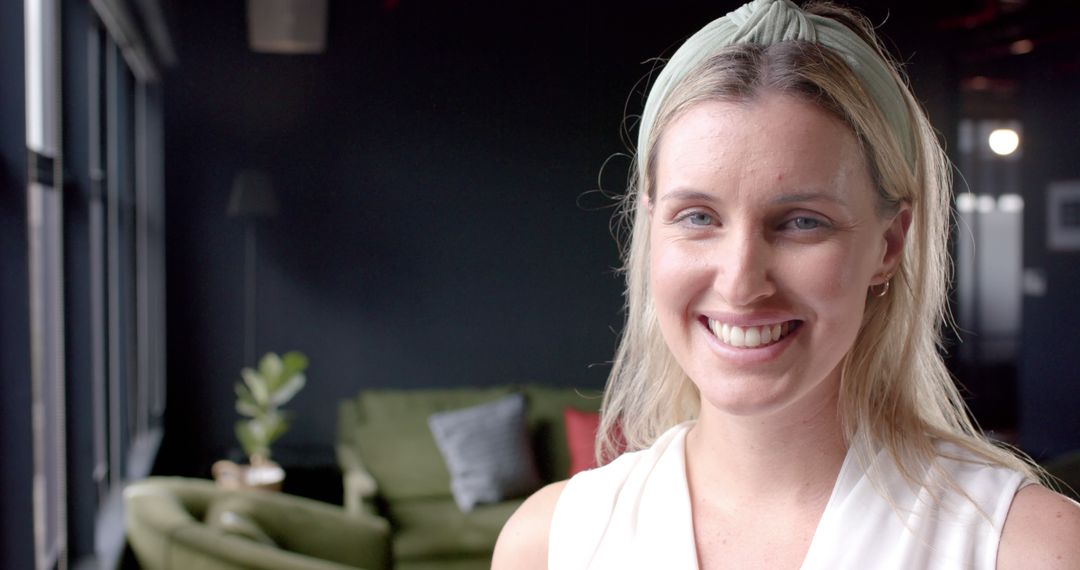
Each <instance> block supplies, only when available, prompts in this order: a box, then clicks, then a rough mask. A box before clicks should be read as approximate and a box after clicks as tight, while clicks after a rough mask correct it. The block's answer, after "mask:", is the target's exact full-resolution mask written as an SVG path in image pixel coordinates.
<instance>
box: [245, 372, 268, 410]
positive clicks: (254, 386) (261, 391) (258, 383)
mask: <svg viewBox="0 0 1080 570" xmlns="http://www.w3.org/2000/svg"><path fill="white" fill-rule="evenodd" d="M240 376H241V377H242V378H243V379H244V384H247V387H248V389H249V390H251V396H252V398H254V400H255V405H257V406H259V407H260V408H265V407H267V406H269V405H270V390H269V389H268V388H267V386H266V378H265V376H264V375H262V374H259V373H258V372H255V371H254V370H252V369H250V368H245V369H243V370H241V371H240Z"/></svg>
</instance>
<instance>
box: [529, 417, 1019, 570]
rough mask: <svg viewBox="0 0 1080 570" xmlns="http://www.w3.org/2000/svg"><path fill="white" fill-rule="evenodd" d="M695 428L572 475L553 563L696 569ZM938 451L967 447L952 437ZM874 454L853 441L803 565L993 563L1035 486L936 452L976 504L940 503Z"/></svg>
mask: <svg viewBox="0 0 1080 570" xmlns="http://www.w3.org/2000/svg"><path fill="white" fill-rule="evenodd" d="M692 425H693V423H692V422H688V423H684V424H680V425H678V426H675V427H673V428H671V429H670V430H668V431H667V432H665V433H664V434H663V435H661V436H660V437H659V438H658V439H657V440H656V442H655V443H654V444H653V445H652V447H650V448H649V449H645V450H641V451H636V452H632V453H626V454H624V455H622V456H621V457H619V458H618V459H616V460H615V461H613V462H611V463H610V464H608V465H606V466H604V467H600V468H598V469H593V470H591V471H584V472H582V473H579V474H577V475H576V476H574V477H573V478H572V479H570V481H569V482H568V483H567V485H566V487H565V488H564V489H563V492H562V495H561V496H560V497H559V500H558V503H557V504H556V506H555V513H554V515H553V517H552V520H551V529H550V535H549V539H548V568H549V569H551V570H578V569H585V568H591V569H608V568H611V569H620V570H621V569H625V568H648V569H664V570H668V569H670V570H684V569H688V570H696V569H697V568H698V565H697V549H696V546H695V542H694V528H693V519H692V515H691V508H690V492H689V489H688V487H687V482H686V468H685V466H686V463H685V449H686V447H685V441H686V433H687V432H688V431H689V429H690V427H691V426H692ZM939 450H940V451H942V452H946V453H947V454H948V455H949V456H951V457H958V456H959V457H965V456H968V455H969V454H966V453H964V452H962V451H960V450H958V449H957V448H956V447H955V446H951V445H947V444H943V445H940V446H939ZM866 456H867V457H873V460H872V461H871V463H870V465H869V466H867V467H866V468H865V469H864V468H863V466H861V465H860V462H859V460H858V459H857V458H856V453H855V452H853V451H852V450H849V451H848V454H847V457H845V458H844V463H843V465H842V466H841V468H840V473H839V475H838V476H837V480H836V485H835V486H834V488H833V492H832V496H831V497H830V498H829V502H828V504H827V505H826V506H825V511H824V512H823V513H822V515H821V521H820V522H819V523H818V527H817V531H816V532H815V533H814V538H813V540H812V541H811V543H810V549H809V550H808V551H807V553H806V558H805V559H804V560H803V563H802V568H803V569H805V570H810V569H814V570H817V569H837V568H857V569H863V568H875V569H877V568H890V569H892V568H895V569H898V570H899V569H905V570H907V569H931V568H934V569H936V568H942V569H945V568H947V569H954V568H977V569H984V568H985V569H990V570H992V569H993V568H994V567H995V565H996V561H997V550H998V541H999V539H1000V538H1001V528H1002V526H1003V524H1004V522H1005V517H1006V515H1007V514H1008V512H1009V506H1010V505H1011V504H1012V499H1013V496H1014V495H1015V494H1016V492H1017V491H1018V490H1019V489H1020V488H1021V487H1022V486H1024V485H1025V484H1027V483H1030V481H1029V480H1028V479H1026V478H1025V476H1024V475H1023V474H1021V473H1019V472H1016V471H1013V470H1011V469H1006V468H1003V467H998V466H993V465H987V464H986V463H985V462H980V461H978V460H975V459H972V461H970V462H969V461H959V460H956V459H947V458H944V457H939V459H938V461H939V464H940V465H941V467H942V468H943V469H944V470H945V471H947V472H948V474H949V475H950V476H951V477H952V478H953V480H954V481H955V482H956V483H957V484H958V485H959V487H960V488H961V489H963V490H964V492H966V493H967V494H968V495H970V497H971V499H974V503H973V502H972V501H971V500H968V499H967V498H966V497H964V496H962V495H960V494H959V493H956V492H947V491H939V493H945V496H944V500H943V501H941V502H938V503H935V501H934V500H933V498H932V497H931V496H930V494H929V491H928V490H927V489H926V488H925V487H921V488H913V487H911V486H910V485H909V484H908V483H907V482H906V481H905V480H904V478H903V477H901V476H900V473H899V471H898V470H897V468H896V465H895V464H894V463H893V461H892V460H891V459H890V458H889V456H888V454H886V453H885V452H884V451H882V452H879V453H876V454H873V455H866ZM867 471H872V472H874V473H875V475H876V477H877V478H878V482H879V485H880V487H875V485H874V484H873V483H872V482H871V480H870V479H869V478H868V477H867V475H866V473H867ZM938 488H939V489H940V487H938ZM879 489H884V490H885V491H886V492H887V493H888V496H889V497H890V498H891V499H892V500H893V503H895V505H890V504H889V502H888V501H886V500H885V499H884V498H883V497H882V494H881V493H880V492H879ZM976 505H978V506H976ZM980 511H981V512H980Z"/></svg>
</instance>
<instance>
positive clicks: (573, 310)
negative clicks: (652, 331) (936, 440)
mask: <svg viewBox="0 0 1080 570" xmlns="http://www.w3.org/2000/svg"><path fill="white" fill-rule="evenodd" d="M736 4H737V2H706V1H697V2H694V1H686V2H679V3H676V4H674V5H665V7H664V8H663V9H658V8H657V7H656V5H654V4H648V3H639V2H629V3H627V2H615V1H614V0H611V1H598V2H589V3H571V2H556V3H543V4H538V5H531V6H524V5H521V4H520V3H500V2H494V1H481V2H439V3H430V2H426V3H425V2H410V1H401V2H396V3H395V2H387V3H385V4H384V3H381V2H337V1H332V2H331V8H330V9H331V12H330V31H329V44H328V50H327V52H326V53H325V54H322V55H317V56H281V55H260V54H254V53H252V52H250V51H248V50H247V47H246V45H245V42H244V25H245V22H244V14H243V6H242V3H217V2H209V1H199V2H174V3H173V4H172V8H173V15H174V16H175V20H174V26H173V28H174V32H175V34H176V40H177V45H178V50H179V55H180V64H179V66H178V67H176V68H174V69H173V70H172V71H171V72H170V73H169V75H168V77H167V78H166V89H165V92H166V169H167V188H168V192H167V210H168V229H167V231H168V240H167V243H168V265H167V268H168V299H169V301H168V302H169V306H168V310H169V382H170V390H169V413H168V423H167V435H166V447H165V455H164V456H163V457H164V461H163V463H162V465H160V466H159V470H162V471H168V472H178V473H188V474H199V475H205V474H206V472H207V469H208V465H209V463H210V462H211V461H213V460H214V459H217V458H219V457H221V456H223V455H225V454H226V453H228V451H229V450H230V448H235V447H236V445H235V443H234V438H233V435H232V424H233V422H234V421H235V419H236V415H235V412H234V411H233V409H232V403H233V397H234V396H233V392H232V384H233V383H234V382H236V381H237V380H238V378H239V376H238V371H239V369H240V367H241V366H243V365H245V364H246V363H244V362H243V356H242V353H243V337H242V334H243V261H244V260H243V254H244V244H243V237H244V234H243V222H241V221H240V220H237V219H230V218H228V217H227V216H226V214H225V209H226V204H227V201H228V197H229V191H230V185H231V183H232V177H233V176H234V174H235V172H236V171H237V170H239V169H242V168H253V167H254V168H261V169H264V170H266V171H267V172H269V173H270V174H271V175H272V176H273V177H274V180H275V183H276V185H277V190H278V194H279V200H280V202H281V206H282V207H281V214H280V215H279V216H278V217H277V218H276V219H273V220H269V221H265V222H259V226H258V231H259V242H258V243H259V250H258V264H259V266H258V270H259V281H258V311H259V323H258V346H257V351H258V352H259V353H261V352H264V351H267V350H276V351H284V350H290V349H299V350H303V351H305V352H306V353H307V354H308V355H309V356H310V357H311V362H312V365H311V368H310V370H309V384H308V387H307V388H306V389H305V390H304V391H303V392H301V393H300V395H299V396H298V397H297V398H296V400H294V402H293V403H292V404H291V406H290V407H291V408H292V409H293V410H295V411H296V421H295V425H294V429H293V430H292V431H291V432H290V433H289V434H288V435H286V437H285V438H284V439H283V440H282V445H283V446H289V445H292V446H314V447H319V448H323V449H324V450H325V449H329V446H330V445H331V444H332V442H333V438H334V422H335V413H336V410H335V403H336V402H337V401H338V400H339V399H341V398H344V397H347V396H350V395H352V394H355V393H356V392H357V391H358V390H361V389H364V388H370V387H390V386H393V387H422V386H460V385H491V384H501V383H506V382H525V381H528V382H540V383H547V384H553V385H575V386H583V387H599V386H601V385H602V383H603V381H604V378H605V377H606V374H607V371H608V367H607V366H606V364H604V363H605V362H606V361H607V360H608V359H609V358H610V357H611V354H612V351H613V348H614V345H615V340H616V333H615V331H617V330H618V329H619V327H620V324H621V314H620V312H619V309H620V307H621V297H620V292H621V283H620V280H619V279H618V277H617V276H616V275H615V274H614V272H613V271H612V270H611V269H612V268H613V267H614V266H616V265H617V263H618V261H617V251H616V246H615V243H614V241H613V239H612V237H611V235H610V232H609V219H610V216H611V210H610V209H600V210H597V209H596V208H597V207H598V206H602V205H608V204H610V201H607V200H604V199H603V198H602V197H600V196H599V195H597V194H595V193H589V191H590V190H592V189H595V188H597V186H598V182H597V177H598V175H599V174H600V173H601V167H602V165H603V164H604V161H605V159H607V158H608V157H609V156H611V155H612V154H614V153H618V152H620V151H623V150H625V147H624V145H623V143H622V142H621V140H620V133H621V127H622V125H623V117H624V110H629V112H631V113H633V112H637V111H638V110H639V109H640V106H641V99H640V93H639V92H638V91H634V87H635V84H637V82H638V80H639V79H640V78H641V77H642V76H644V75H645V74H646V72H647V71H648V69H649V65H648V64H646V63H644V62H646V61H647V60H648V59H649V58H652V57H655V56H657V55H660V54H663V53H665V52H666V51H667V50H669V48H671V47H672V46H674V45H677V43H678V42H679V40H680V39H681V38H684V37H685V36H686V35H688V34H689V33H692V32H693V31H694V30H696V29H697V28H698V27H700V26H701V25H702V24H703V23H704V22H706V21H708V20H709V19H711V18H713V17H716V16H719V15H721V14H722V13H724V12H725V11H727V10H728V9H730V8H732V7H734V6H735V5H736ZM866 4H870V3H869V2H867V3H866ZM388 5H394V6H395V7H393V8H386V6H388ZM867 10H868V13H869V15H870V17H871V19H872V20H873V21H875V22H885V24H884V25H883V26H882V30H883V31H884V33H885V34H886V35H887V36H889V37H890V38H891V40H892V41H891V42H890V44H895V45H896V46H897V47H898V49H899V53H900V54H901V58H902V59H904V60H905V61H906V62H907V64H908V73H909V74H910V76H911V78H912V81H913V83H914V84H915V86H916V90H917V92H918V94H919V96H920V98H921V99H922V100H923V101H924V103H925V105H926V106H927V108H928V109H929V112H930V115H931V118H932V120H934V121H935V123H936V124H937V125H938V126H939V128H940V129H941V130H942V131H943V133H944V134H945V135H946V136H951V135H952V134H953V132H954V129H955V121H956V119H957V116H958V113H957V109H958V101H957V95H956V90H955V89H954V88H953V87H954V86H955V85H957V83H958V78H957V76H956V73H955V71H954V70H953V68H952V67H951V65H950V63H949V58H948V57H947V56H946V55H945V54H943V52H942V51H941V49H942V46H943V45H944V44H945V42H946V40H943V39H941V38H935V37H931V36H927V35H925V34H924V32H925V31H926V30H928V29H932V27H933V25H932V22H930V21H928V20H926V19H925V17H924V16H923V14H922V11H919V10H915V9H911V10H905V9H904V8H903V7H902V6H896V7H893V8H892V9H891V10H890V9H886V8H883V7H881V6H876V5H874V6H867ZM886 16H888V17H886ZM639 89H640V87H639ZM628 164H629V163H628V161H627V160H626V159H625V158H617V159H615V160H613V161H612V162H611V163H610V164H609V165H608V167H607V168H606V169H604V170H603V176H602V178H603V182H604V183H603V187H604V188H605V189H607V190H611V191H619V190H621V188H622V186H623V184H624V182H625V172H626V168H627V166H628ZM1029 210H1030V207H1029ZM1030 226H1031V224H1029V227H1030ZM1028 241H1029V242H1030V240H1028ZM1048 262H1053V263H1057V260H1049V261H1048ZM1062 279H1063V282H1064V283H1069V282H1072V283H1075V282H1077V281H1078V280H1080V275H1071V274H1070V275H1065V276H1063V277H1062ZM1055 283H1056V282H1055ZM1025 310H1029V311H1030V312H1029V313H1028V317H1029V318H1028V319H1027V323H1028V324H1027V325H1026V326H1027V327H1028V329H1030V328H1031V327H1039V326H1042V325H1041V324H1040V323H1045V322H1046V320H1047V319H1048V318H1050V317H1049V315H1048V314H1046V313H1044V312H1040V309H1039V307H1037V306H1035V307H1025ZM1028 334H1030V333H1028ZM1036 334H1040V333H1036ZM1033 338H1035V337H1033ZM1027 341H1028V337H1025V343H1026V342H1027ZM1055 342H1058V341H1055ZM1055 354H1056V353H1055ZM1025 355H1026V356H1027V357H1028V358H1029V359H1038V360H1039V364H1038V366H1046V367H1049V369H1047V370H1044V371H1041V372H1040V374H1043V375H1045V376H1046V377H1047V378H1063V377H1067V374H1068V370H1070V366H1073V365H1075V364H1077V363H1075V362H1072V363H1069V362H1066V363H1065V364H1064V365H1063V366H1061V367H1059V366H1058V364H1057V362H1059V361H1061V358H1054V359H1050V358H1046V353H1041V352H1039V351H1038V350H1036V351H1034V352H1030V351H1029V352H1025ZM1059 356H1060V355H1059ZM1025 370H1026V369H1025ZM1024 381H1027V380H1026V376H1025V380H1024ZM1031 386H1032V387H1034V386H1036V383H1032V384H1031ZM1040 390H1041V389H1036V388H1029V389H1023V390H1021V397H1023V398H1025V400H1024V402H1023V403H1022V406H1023V407H1024V409H1025V410H1038V411H1039V413H1040V414H1046V416H1047V417H1055V418H1059V417H1063V416H1066V415H1068V414H1070V413H1072V412H1071V410H1072V409H1074V408H1075V407H1076V403H1077V401H1078V396H1076V395H1071V393H1067V392H1066V391H1065V390H1061V391H1059V392H1055V393H1054V394H1053V397H1052V398H1051V397H1044V396H1043V394H1042V392H1041V391H1040ZM1073 392H1075V390H1073ZM1031 416H1032V414H1031V413H1028V412H1025V414H1024V421H1025V422H1029V420H1030V418H1031ZM1025 425H1027V426H1031V427H1032V429H1042V428H1040V427H1037V426H1036V425H1035V424H1031V423H1030V422H1029V423H1026V424H1025ZM1047 433H1048V437H1050V438H1052V440H1053V441H1054V445H1055V446H1057V447H1062V446H1072V447H1080V441H1076V440H1075V438H1073V439H1069V438H1071V437H1073V436H1071V435H1068V434H1067V433H1064V432H1060V431H1058V432H1054V433H1050V432H1047ZM1069 433H1071V432H1069ZM1066 436H1067V437H1066Z"/></svg>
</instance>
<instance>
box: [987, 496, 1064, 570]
mask: <svg viewBox="0 0 1080 570" xmlns="http://www.w3.org/2000/svg"><path fill="white" fill-rule="evenodd" d="M997 567H998V568H999V569H1003V570H1008V569H1012V568H1080V504H1077V503H1076V502H1074V501H1072V500H1070V499H1068V498H1066V497H1064V496H1062V495H1059V494H1058V493H1055V492H1053V491H1051V490H1050V489H1047V488H1046V487H1043V486H1041V485H1028V486H1026V487H1024V488H1023V489H1020V491H1019V492H1017V493H1016V497H1015V498H1014V499H1013V501H1012V506H1011V507H1010V508H1009V514H1008V516H1007V517H1006V519H1005V527H1004V528H1003V529H1002V531H1001V543H1000V545H999V546H998V563H997Z"/></svg>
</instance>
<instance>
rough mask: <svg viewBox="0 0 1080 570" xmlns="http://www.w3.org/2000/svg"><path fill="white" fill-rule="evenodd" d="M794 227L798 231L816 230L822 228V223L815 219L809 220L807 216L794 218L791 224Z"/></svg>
mask: <svg viewBox="0 0 1080 570" xmlns="http://www.w3.org/2000/svg"><path fill="white" fill-rule="evenodd" d="M788 223H789V224H791V226H792V227H794V228H795V229H797V230H804V231H805V230H816V229H818V228H820V227H821V225H822V224H821V221H820V220H816V219H814V218H807V217H805V216H799V217H798V218H792V220H791V221H790V222H788Z"/></svg>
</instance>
